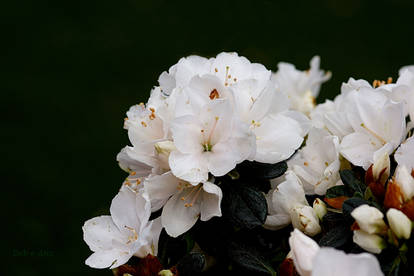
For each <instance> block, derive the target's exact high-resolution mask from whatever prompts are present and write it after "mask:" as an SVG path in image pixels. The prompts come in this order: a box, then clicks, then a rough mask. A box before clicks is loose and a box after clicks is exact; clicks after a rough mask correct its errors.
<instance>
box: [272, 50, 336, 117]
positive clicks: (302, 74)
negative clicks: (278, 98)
mask: <svg viewBox="0 0 414 276" xmlns="http://www.w3.org/2000/svg"><path fill="white" fill-rule="evenodd" d="M319 64H320V58H319V57H318V56H315V57H313V58H312V60H311V62H310V69H309V70H306V71H299V70H297V69H296V68H295V66H294V65H292V64H289V63H285V62H280V63H279V64H278V68H279V70H278V71H277V72H276V73H275V74H274V75H273V79H274V81H275V83H276V84H277V86H278V89H279V90H280V91H282V92H284V93H286V94H287V95H288V97H289V100H290V101H291V104H292V108H293V109H294V110H297V111H300V112H303V113H305V114H309V112H310V111H312V109H313V108H314V107H315V98H316V97H317V96H318V94H319V90H320V86H321V84H322V83H324V82H325V81H327V80H329V79H330V78H331V73H330V72H327V73H325V72H324V71H322V70H319Z"/></svg>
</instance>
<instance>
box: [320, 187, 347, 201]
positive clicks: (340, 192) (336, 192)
mask: <svg viewBox="0 0 414 276" xmlns="http://www.w3.org/2000/svg"><path fill="white" fill-rule="evenodd" d="M325 196H326V197H327V198H335V197H340V196H350V194H349V192H348V191H347V189H346V187H345V186H344V185H341V186H334V187H332V188H329V189H328V190H327V191H326V195H325Z"/></svg>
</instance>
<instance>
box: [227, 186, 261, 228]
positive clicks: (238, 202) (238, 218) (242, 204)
mask: <svg viewBox="0 0 414 276" xmlns="http://www.w3.org/2000/svg"><path fill="white" fill-rule="evenodd" d="M222 209H223V215H224V216H226V217H228V218H229V219H230V221H232V222H233V223H234V224H235V226H237V227H242V228H248V229H251V228H254V227H256V226H261V225H263V223H264V222H265V220H266V215H267V203H266V199H265V197H264V195H263V193H262V192H260V191H258V190H257V189H255V188H254V187H249V186H246V185H242V184H239V183H232V184H230V185H226V187H225V189H224V197H223V208H222Z"/></svg>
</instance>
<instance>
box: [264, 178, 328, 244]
mask: <svg viewBox="0 0 414 276" xmlns="http://www.w3.org/2000/svg"><path fill="white" fill-rule="evenodd" d="M285 177H286V181H284V182H282V183H281V184H279V185H278V186H277V187H276V189H274V190H271V191H270V192H269V193H268V195H267V200H268V210H269V215H268V216H267V218H266V222H265V224H264V227H265V228H267V229H272V230H277V229H280V228H283V227H285V226H287V225H289V224H290V223H292V225H293V227H295V228H298V229H300V230H301V231H304V232H305V233H306V234H308V235H311V236H314V235H316V234H318V233H320V231H321V227H320V225H319V219H318V217H317V215H316V213H315V211H314V210H313V209H312V207H310V206H309V204H308V202H307V201H306V198H305V192H304V191H303V188H302V185H301V183H300V180H299V179H298V178H297V176H296V175H295V174H294V173H293V172H291V171H288V172H287V173H286V176H285ZM269 197H270V198H269Z"/></svg>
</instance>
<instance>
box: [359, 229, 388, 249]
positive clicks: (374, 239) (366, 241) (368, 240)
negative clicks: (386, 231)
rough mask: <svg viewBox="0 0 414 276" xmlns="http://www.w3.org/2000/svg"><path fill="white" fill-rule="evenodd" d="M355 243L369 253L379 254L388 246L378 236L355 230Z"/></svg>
mask: <svg viewBox="0 0 414 276" xmlns="http://www.w3.org/2000/svg"><path fill="white" fill-rule="evenodd" d="M353 241H354V243H356V244H358V245H359V246H360V247H361V248H363V249H365V250H366V251H368V252H371V253H374V254H379V253H381V251H382V249H384V248H385V247H386V246H387V244H386V242H385V240H384V239H383V238H382V237H380V236H379V235H376V234H369V233H367V232H365V231H363V230H355V231H354V236H353Z"/></svg>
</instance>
